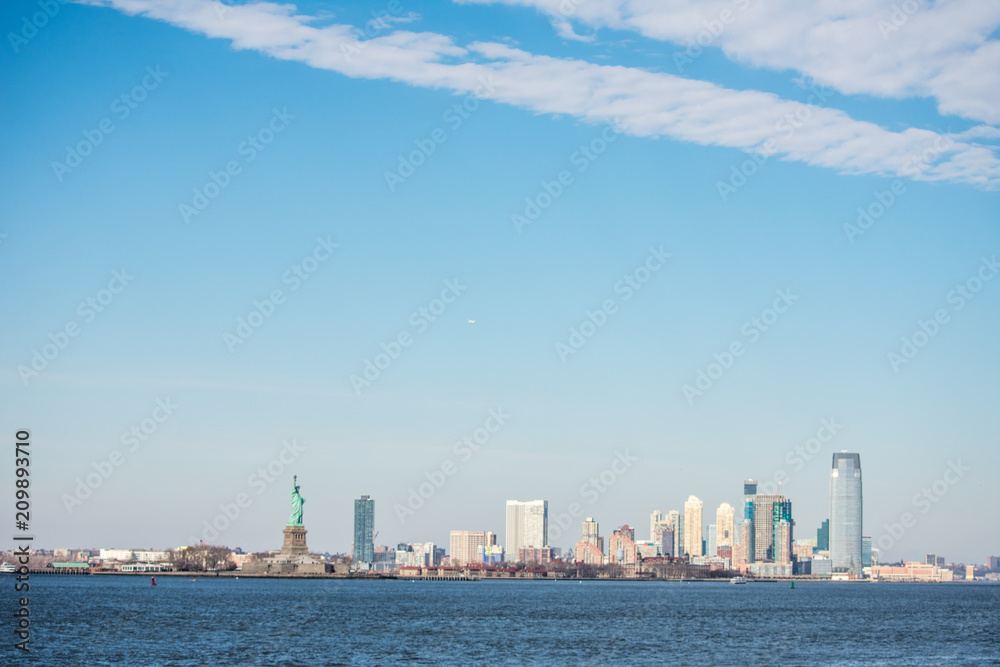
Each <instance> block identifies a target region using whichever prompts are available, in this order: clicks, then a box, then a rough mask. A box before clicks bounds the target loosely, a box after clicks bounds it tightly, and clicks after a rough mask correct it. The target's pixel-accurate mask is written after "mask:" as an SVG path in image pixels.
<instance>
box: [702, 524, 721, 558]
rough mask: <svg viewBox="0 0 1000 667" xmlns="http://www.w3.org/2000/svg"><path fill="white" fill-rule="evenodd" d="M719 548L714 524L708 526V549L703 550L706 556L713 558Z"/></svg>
mask: <svg viewBox="0 0 1000 667" xmlns="http://www.w3.org/2000/svg"><path fill="white" fill-rule="evenodd" d="M718 548H719V541H718V530H717V529H716V525H715V524H714V523H710V524H708V548H707V549H705V555H706V556H714V555H716V553H717V549H718Z"/></svg>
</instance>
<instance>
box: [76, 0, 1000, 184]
mask: <svg viewBox="0 0 1000 667" xmlns="http://www.w3.org/2000/svg"><path fill="white" fill-rule="evenodd" d="M594 2H595V7H597V6H605V5H607V3H603V2H600V1H599V0H594ZM89 4H93V5H100V6H106V7H113V8H116V9H118V10H120V11H123V12H125V13H128V14H135V15H144V16H147V17H149V18H153V19H157V20H162V21H166V22H169V23H171V24H173V25H176V26H179V27H182V28H185V29H188V30H191V31H194V32H197V33H200V34H204V35H206V36H209V37H214V38H223V39H229V40H231V41H232V44H233V47H234V48H237V49H252V50H257V51H260V52H262V53H266V54H268V55H270V56H273V57H276V58H281V59H284V60H290V61H298V62H302V63H305V64H307V65H309V66H311V67H316V68H321V69H327V70H331V71H335V72H339V73H341V74H344V75H346V76H350V77H355V78H372V79H376V78H385V79H391V80H395V81H399V82H402V83H405V84H408V85H413V86H420V87H429V88H438V89H445V90H451V91H453V92H455V93H459V94H468V93H471V92H473V91H474V90H476V89H477V88H480V87H481V81H482V80H492V81H495V82H496V83H497V85H496V86H495V89H494V91H493V92H492V93H491V94H490V95H489V97H491V98H492V99H493V100H495V101H497V102H502V103H505V104H510V105H513V106H516V107H520V108H523V109H527V110H530V111H533V112H535V113H546V114H565V115H569V116H573V117H576V118H579V119H581V120H583V121H586V122H591V123H609V122H614V123H616V124H617V126H618V127H619V128H621V129H622V130H623V131H624V132H626V133H628V134H631V135H633V136H638V137H660V136H662V137H669V138H672V139H676V140H679V141H686V142H693V143H697V144H702V145H713V146H725V147H731V148H738V149H742V150H747V151H750V150H761V149H762V147H764V146H766V145H769V146H771V148H770V149H768V153H769V154H771V155H777V156H780V158H781V159H785V160H793V161H798V162H803V163H806V164H810V165H814V166H820V167H826V168H830V169H835V170H837V171H839V172H841V173H849V174H879V175H886V176H902V177H907V178H912V179H914V180H936V181H952V182H962V183H970V184H973V185H975V186H977V187H980V188H984V189H996V188H998V187H1000V159H998V157H997V155H996V153H995V152H994V151H993V149H992V148H990V147H987V146H983V145H977V144H972V143H968V144H967V143H962V142H957V141H951V142H949V143H948V149H947V150H946V151H943V152H941V153H940V155H939V156H938V157H937V158H936V160H935V161H934V162H932V163H929V164H921V168H920V169H913V168H912V165H913V163H914V159H915V158H917V156H919V155H921V154H924V153H925V152H926V151H927V149H929V148H930V147H932V146H935V145H940V143H941V141H942V137H941V135H939V134H937V133H935V132H931V131H928V130H921V129H913V128H911V129H907V130H905V131H902V132H891V131H889V130H886V129H884V128H882V127H879V126H878V125H875V124H873V123H868V122H863V121H858V120H854V119H852V118H851V117H850V116H848V115H847V114H845V113H843V112H842V111H838V110H835V109H826V108H820V107H810V108H809V113H808V116H809V122H806V123H794V122H793V123H791V125H792V126H793V127H789V121H788V119H789V118H793V119H794V118H795V117H796V113H798V114H799V117H801V116H802V115H803V113H802V107H803V105H802V104H800V103H798V102H794V101H789V100H784V99H781V98H779V97H778V96H776V95H773V94H770V93H763V92H757V91H737V90H731V89H728V88H724V87H721V86H718V85H715V84H712V83H708V82H704V81H697V80H693V79H687V78H683V77H679V76H673V75H670V74H663V73H653V72H647V71H644V70H641V69H636V68H630V67H621V66H609V65H597V64H594V63H590V62H586V61H583V60H575V59H560V58H553V57H550V56H542V55H535V54H532V53H528V52H526V51H523V50H519V49H515V48H511V47H510V46H507V45H504V44H499V43H491V42H475V43H471V44H468V45H466V46H460V45H457V44H455V43H454V41H453V40H452V39H451V38H449V37H448V36H445V35H440V34H436V33H431V32H420V33H416V32H408V31H394V32H387V33H386V34H380V35H378V36H376V37H373V38H371V39H368V40H365V41H364V42H361V43H359V42H358V40H357V31H356V30H355V28H354V27H353V26H349V25H337V24H334V25H323V26H318V25H314V24H316V23H317V19H316V17H312V16H306V15H301V14H298V13H297V10H296V8H295V7H294V6H293V5H289V4H278V3H270V2H256V3H251V4H246V5H239V6H228V7H227V12H226V15H225V17H224V18H220V16H219V13H218V12H217V8H218V7H217V6H218V5H219V3H218V2H213V1H212V0H89ZM589 6H590V2H587V3H583V4H581V5H579V8H578V11H579V12H584V10H585V8H587V7H589ZM587 11H589V10H587ZM580 16H584V15H583V14H580ZM586 16H591V15H590V14H586ZM574 18H576V15H574ZM605 20H611V19H610V18H607V17H606V19H605ZM594 22H596V19H594ZM783 121H784V123H783Z"/></svg>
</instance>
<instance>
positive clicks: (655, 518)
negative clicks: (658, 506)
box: [649, 510, 663, 542]
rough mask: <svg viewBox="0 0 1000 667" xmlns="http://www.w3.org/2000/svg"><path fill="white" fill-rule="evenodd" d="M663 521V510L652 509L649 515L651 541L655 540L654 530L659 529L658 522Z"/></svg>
mask: <svg viewBox="0 0 1000 667" xmlns="http://www.w3.org/2000/svg"><path fill="white" fill-rule="evenodd" d="M662 521H663V512H661V511H660V510H653V513H652V514H650V515H649V539H650V541H651V542H657V541H658V540H657V535H656V532H657V530H658V529H659V524H660V522H662Z"/></svg>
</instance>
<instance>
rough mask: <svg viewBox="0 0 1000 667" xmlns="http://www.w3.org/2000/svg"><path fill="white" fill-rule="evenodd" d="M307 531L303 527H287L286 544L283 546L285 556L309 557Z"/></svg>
mask: <svg viewBox="0 0 1000 667" xmlns="http://www.w3.org/2000/svg"><path fill="white" fill-rule="evenodd" d="M306 532H308V531H306V529H305V528H304V527H303V526H285V530H284V533H285V543H284V544H282V545H281V555H283V556H307V555H309V547H307V546H306Z"/></svg>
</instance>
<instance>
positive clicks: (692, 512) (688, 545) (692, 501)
mask: <svg viewBox="0 0 1000 667" xmlns="http://www.w3.org/2000/svg"><path fill="white" fill-rule="evenodd" d="M703 504H704V503H702V502H701V500H699V499H698V497H697V496H688V499H687V502H685V503H684V551H685V552H686V553H687V555H688V556H701V555H703V554H702V550H701V545H702V525H703V524H702V519H701V510H702V506H703Z"/></svg>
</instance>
